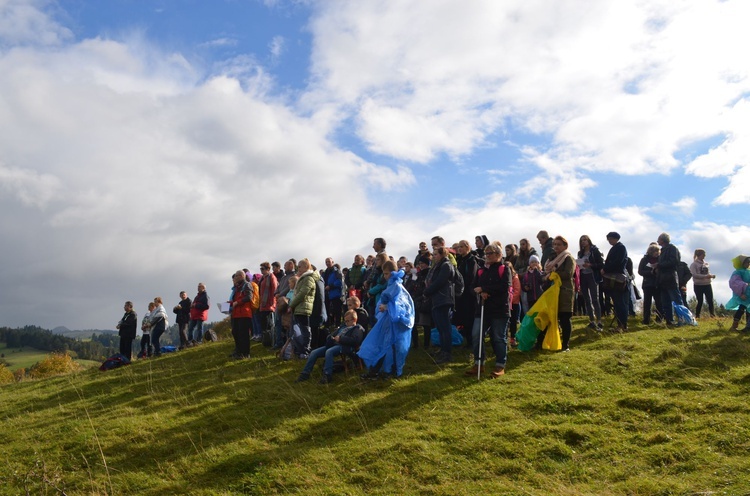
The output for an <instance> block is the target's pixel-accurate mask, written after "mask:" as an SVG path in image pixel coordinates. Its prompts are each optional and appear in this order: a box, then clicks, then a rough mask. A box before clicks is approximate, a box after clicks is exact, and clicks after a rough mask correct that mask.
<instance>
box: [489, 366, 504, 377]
mask: <svg viewBox="0 0 750 496" xmlns="http://www.w3.org/2000/svg"><path fill="white" fill-rule="evenodd" d="M501 375H505V367H501V366H499V365H497V366H495V370H493V371H492V373H491V374H490V377H491V378H492V379H497V378H498V377H500V376H501Z"/></svg>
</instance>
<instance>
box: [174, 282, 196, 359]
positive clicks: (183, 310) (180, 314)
mask: <svg viewBox="0 0 750 496" xmlns="http://www.w3.org/2000/svg"><path fill="white" fill-rule="evenodd" d="M191 304H192V301H190V298H188V295H187V293H186V292H185V291H180V302H179V303H178V304H177V305H175V306H174V308H173V309H172V311H173V312H174V313H175V314H176V315H177V317H176V321H177V329H178V330H179V331H180V349H181V350H182V349H185V347H186V346H187V344H188V342H189V341H188V335H187V328H188V324H189V323H190V305H191Z"/></svg>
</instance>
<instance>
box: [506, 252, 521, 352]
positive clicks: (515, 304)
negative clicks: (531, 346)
mask: <svg viewBox="0 0 750 496" xmlns="http://www.w3.org/2000/svg"><path fill="white" fill-rule="evenodd" d="M508 246H510V245H507V246H506V248H507V247H508ZM506 252H507V250H506ZM506 267H508V269H510V273H511V276H512V277H513V279H512V285H513V286H512V290H511V292H512V293H513V295H512V300H511V307H510V309H511V315H510V323H509V324H508V328H509V330H510V347H511V348H517V347H518V342H517V341H516V331H517V330H518V322H519V317H520V315H521V280H520V279H519V277H518V273H517V272H516V270H515V269H514V268H513V266H512V265H511V264H507V265H506Z"/></svg>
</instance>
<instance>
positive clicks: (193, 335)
mask: <svg viewBox="0 0 750 496" xmlns="http://www.w3.org/2000/svg"><path fill="white" fill-rule="evenodd" d="M210 306H211V302H210V300H209V298H208V293H206V285H205V284H203V283H202V282H199V283H198V294H196V295H195V298H193V302H192V303H191V304H190V324H188V346H196V345H199V344H201V343H202V342H203V323H204V322H205V321H206V320H208V309H209V308H210Z"/></svg>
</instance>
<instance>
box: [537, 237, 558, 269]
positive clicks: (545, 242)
mask: <svg viewBox="0 0 750 496" xmlns="http://www.w3.org/2000/svg"><path fill="white" fill-rule="evenodd" d="M536 239H537V241H539V246H540V247H541V248H542V258H541V260H540V261H539V263H540V264H541V265H542V267H546V266H547V261H549V259H550V257H551V256H553V254H554V253H555V251H554V250H553V249H552V238H550V237H549V234H548V233H547V231H539V232H538V233H537V235H536Z"/></svg>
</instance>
